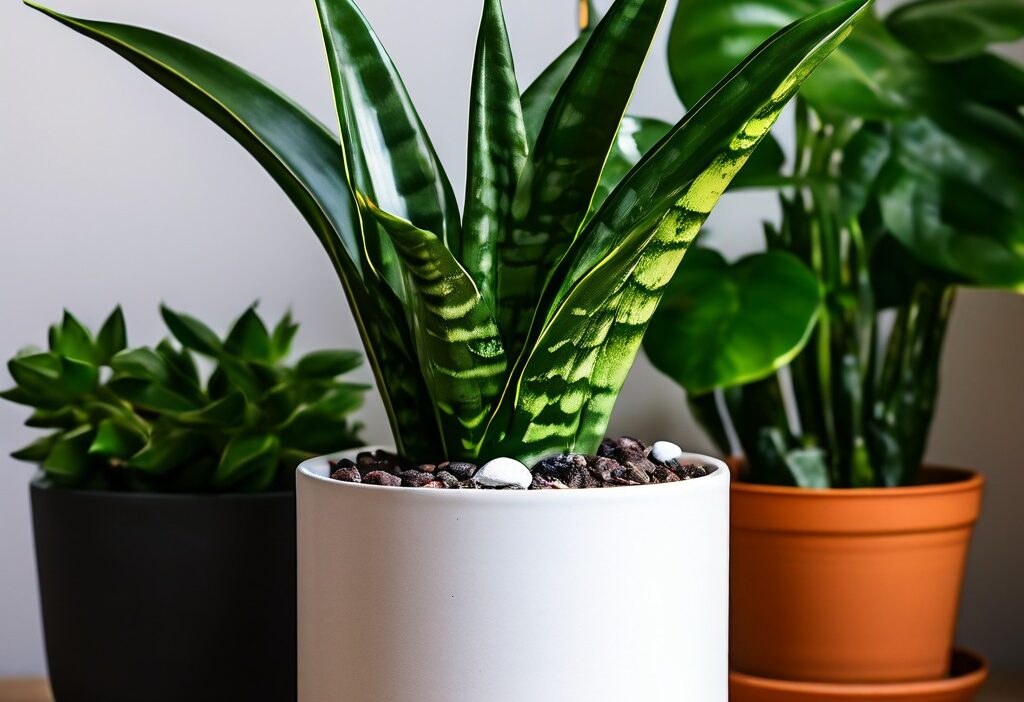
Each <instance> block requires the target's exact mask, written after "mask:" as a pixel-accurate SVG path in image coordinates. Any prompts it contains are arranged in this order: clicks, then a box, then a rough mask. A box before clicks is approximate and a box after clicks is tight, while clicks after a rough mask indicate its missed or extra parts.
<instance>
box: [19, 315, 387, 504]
mask: <svg viewBox="0 0 1024 702" xmlns="http://www.w3.org/2000/svg"><path fill="white" fill-rule="evenodd" d="M161 314H162V315H163V318H164V321H165V323H166V324H167V327H168V328H169V329H170V331H171V334H172V335H173V337H174V339H176V340H177V342H178V343H177V344H175V343H173V342H172V341H171V340H169V339H165V340H163V341H161V342H160V343H159V344H157V345H156V346H155V347H148V346H142V347H138V348H128V339H127V334H126V332H125V322H124V316H123V314H122V313H121V308H120V307H118V308H117V309H115V310H114V312H113V313H112V314H111V315H110V316H109V317H108V318H107V320H106V322H104V323H103V326H102V327H101V328H100V331H99V333H97V334H96V335H95V336H93V334H92V333H91V332H90V331H89V329H87V328H86V327H85V326H84V325H83V324H82V323H81V322H79V321H78V320H77V319H76V318H75V317H74V316H73V315H72V314H71V313H69V312H65V313H64V318H63V320H62V321H61V323H60V324H56V325H54V326H52V327H51V328H50V333H49V349H48V350H46V351H42V350H39V349H36V348H28V349H25V350H23V351H21V352H20V353H19V354H18V355H17V356H15V357H14V358H13V359H11V360H10V362H9V363H8V365H7V367H8V369H9V370H10V373H11V376H12V377H13V378H14V381H15V383H16V385H15V387H14V388H12V389H10V390H7V391H5V392H3V393H0V397H3V398H4V399H7V400H10V401H12V402H17V403H20V404H24V405H28V406H30V407H33V408H34V411H33V413H32V415H31V416H30V417H29V419H28V420H27V421H26V424H27V425H28V426H30V427H37V428H42V429H51V430H52V431H51V432H50V433H49V434H47V435H46V436H44V437H42V438H41V439H38V440H37V441H35V442H33V443H32V444H30V445H28V446H26V447H25V448H23V449H21V450H20V451H16V452H14V454H13V456H14V458H17V459H20V460H24V461H30V462H32V463H37V464H39V465H40V466H41V467H42V470H43V472H44V473H45V475H46V476H47V477H48V478H49V479H51V480H52V481H53V482H55V483H57V484H59V485H63V486H71V487H84V488H96V489H121V490H143V491H146V490H155V491H162V492H174V491H206V492H222V491H240V492H250V491H263V490H275V489H277V490H281V489H291V487H292V485H293V476H292V473H293V471H294V470H295V467H296V465H298V463H299V462H300V461H302V460H305V459H306V458H311V457H313V456H317V455H320V454H324V453H328V452H331V451H339V450H342V449H347V448H353V447H355V446H359V445H361V443H362V442H361V441H360V440H359V437H358V430H359V426H358V425H356V424H352V423H351V422H350V421H349V417H348V416H349V414H351V413H352V412H353V411H354V410H355V409H357V408H358V407H359V406H360V405H361V404H362V400H363V394H364V393H365V391H366V390H367V389H368V387H367V386H365V385H358V384H353V383H349V382H344V381H342V380H339V376H342V375H344V374H345V373H348V372H349V371H351V370H353V369H354V368H356V367H357V366H359V365H360V363H361V362H362V355H361V354H360V353H359V352H358V351H344V350H329V351H314V352H312V353H309V354H306V355H305V356H303V357H301V358H300V359H299V360H298V362H297V363H295V364H294V366H290V365H287V364H286V363H285V358H286V357H287V356H288V355H289V352H290V350H291V346H292V339H293V338H294V336H295V333H296V331H297V329H298V325H297V324H295V323H294V322H293V321H292V318H291V315H290V314H286V315H285V316H284V317H283V318H282V319H281V321H280V322H279V323H278V324H277V325H276V326H275V327H274V328H273V329H272V330H268V328H267V327H266V326H265V325H264V323H263V321H262V320H261V319H260V316H259V315H258V314H257V312H256V308H255V305H254V306H252V307H250V308H249V309H247V310H246V311H245V312H244V313H243V314H242V315H241V317H239V318H238V320H237V321H236V322H235V323H234V324H233V325H232V327H231V329H230V331H229V332H228V334H227V336H226V337H225V338H224V339H221V338H219V337H218V336H217V335H216V334H215V333H214V332H213V331H212V330H210V328H209V327H207V326H206V325H205V324H203V323H202V322H200V321H199V320H197V319H195V318H194V317H190V316H188V315H185V314H181V313H178V312H175V311H173V310H171V309H169V308H167V307H162V308H161ZM196 356H199V357H201V358H203V359H205V361H207V362H209V363H210V364H212V371H211V372H210V373H209V375H208V378H207V380H206V382H205V383H204V382H203V380H202V377H201V374H200V370H199V364H198V363H197V358H196Z"/></svg>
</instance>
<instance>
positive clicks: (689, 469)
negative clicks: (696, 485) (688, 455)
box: [675, 463, 708, 480]
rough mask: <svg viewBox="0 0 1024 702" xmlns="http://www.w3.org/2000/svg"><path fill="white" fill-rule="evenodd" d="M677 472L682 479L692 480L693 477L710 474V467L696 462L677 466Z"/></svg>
mask: <svg viewBox="0 0 1024 702" xmlns="http://www.w3.org/2000/svg"><path fill="white" fill-rule="evenodd" d="M675 473H676V475H678V476H679V477H680V478H681V479H682V480H690V479H691V478H703V477H704V476H705V475H707V474H708V469H707V468H705V467H704V466H699V465H697V464H696V463H688V464H686V465H685V466H680V467H679V468H676V470H675Z"/></svg>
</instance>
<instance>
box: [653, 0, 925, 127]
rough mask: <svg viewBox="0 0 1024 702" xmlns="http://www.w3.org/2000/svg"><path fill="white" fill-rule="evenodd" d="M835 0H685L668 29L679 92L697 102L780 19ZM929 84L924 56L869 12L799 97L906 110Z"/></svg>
mask: <svg viewBox="0 0 1024 702" xmlns="http://www.w3.org/2000/svg"><path fill="white" fill-rule="evenodd" d="M830 4H831V0H768V2H765V1H764V0H680V2H679V6H678V9H677V11H676V15H675V19H674V21H673V23H672V30H671V33H670V35H669V49H668V56H669V70H670V72H671V75H672V80H673V82H674V83H675V86H676V91H677V92H678V93H679V97H680V98H682V100H683V102H684V103H685V104H686V105H693V104H695V103H696V101H697V100H698V99H699V98H700V97H701V96H702V95H704V93H705V92H706V91H707V90H708V89H710V88H711V86H713V85H714V84H715V83H716V82H717V81H718V80H720V79H721V78H722V77H723V76H725V75H726V73H728V72H729V70H730V69H732V67H733V66H735V65H736V64H737V63H738V62H739V61H740V60H741V59H742V58H743V57H744V56H746V55H747V54H748V53H749V52H751V51H753V50H754V49H755V48H756V47H757V46H758V45H759V44H760V43H761V42H762V41H764V40H765V39H767V38H768V37H769V36H770V35H771V34H772V33H774V32H775V31H777V30H779V29H781V28H782V27H783V26H785V25H787V24H789V23H791V22H794V21H796V20H797V19H799V18H800V17H802V16H804V15H806V14H808V13H810V12H814V11H817V10H820V9H822V8H824V7H827V6H829V5H830ZM930 86H931V83H930V81H929V79H928V73H927V71H926V68H925V66H924V65H923V62H922V61H921V60H920V58H919V57H917V55H916V54H914V53H913V52H912V51H910V50H909V49H907V48H906V47H905V46H903V45H902V44H901V43H900V42H899V41H897V40H896V39H895V38H894V37H893V36H892V35H891V34H890V33H889V31H888V30H887V29H886V27H885V26H884V25H883V24H882V22H881V21H880V20H878V19H877V18H876V17H874V16H867V17H864V18H863V19H862V20H861V21H860V23H859V25H858V26H857V29H856V30H855V31H854V32H853V34H852V35H851V36H850V37H849V39H847V40H846V42H845V43H844V44H843V46H842V47H840V48H839V49H838V50H837V51H836V52H835V54H834V55H833V56H832V57H831V58H830V59H829V60H828V61H826V62H825V63H824V64H823V65H822V66H821V67H819V68H818V69H817V71H816V72H815V75H814V76H812V77H811V78H809V79H808V80H807V82H806V84H805V85H804V87H803V88H802V90H801V93H800V94H801V96H802V97H803V98H805V99H806V100H807V101H808V102H810V103H811V104H812V105H814V107H815V108H816V109H818V110H819V111H821V112H823V113H829V114H837V113H838V114H844V115H852V116H857V117H869V118H875V117H877V118H884V117H888V116H893V115H899V114H904V113H906V112H907V111H908V110H909V109H910V108H911V107H912V106H913V105H914V104H916V103H917V102H919V101H921V100H923V99H924V96H923V95H921V94H920V93H922V92H927V90H928V89H929V88H930Z"/></svg>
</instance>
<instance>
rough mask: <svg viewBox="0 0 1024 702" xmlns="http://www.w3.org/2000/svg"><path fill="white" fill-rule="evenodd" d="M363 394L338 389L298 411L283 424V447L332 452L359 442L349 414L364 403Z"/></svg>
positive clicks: (313, 451)
mask: <svg viewBox="0 0 1024 702" xmlns="http://www.w3.org/2000/svg"><path fill="white" fill-rule="evenodd" d="M362 403H363V398H362V393H361V392H358V391H354V390H351V389H345V388H337V389H334V390H332V391H330V392H329V393H327V394H326V395H325V396H324V397H322V398H321V399H319V400H318V401H317V402H314V403H312V404H310V405H307V406H305V407H303V408H301V409H300V410H298V411H297V412H296V413H295V414H294V415H293V416H292V417H291V418H290V419H289V420H288V422H287V423H286V424H285V426H284V427H282V429H281V432H280V436H281V442H282V445H283V446H288V447H290V448H292V449H298V450H301V451H304V452H308V453H313V454H325V453H333V452H335V451H341V450H344V449H346V448H352V447H353V446H355V445H356V443H355V441H354V440H353V439H354V436H353V432H352V430H351V428H350V427H349V426H348V425H347V424H346V416H347V415H349V414H351V413H352V412H353V411H355V410H356V409H358V408H359V407H360V406H362Z"/></svg>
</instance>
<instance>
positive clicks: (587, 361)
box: [486, 0, 868, 460]
mask: <svg viewBox="0 0 1024 702" xmlns="http://www.w3.org/2000/svg"><path fill="white" fill-rule="evenodd" d="M867 4H868V3H867V2H862V1H861V0H853V1H851V2H845V3H842V4H840V5H837V6H835V7H834V8H830V9H828V10H825V11H822V12H820V13H817V14H814V15H811V16H810V17H807V18H804V19H802V20H800V21H798V22H795V23H794V24H792V25H790V26H788V27H786V28H785V29H783V30H781V31H780V32H778V33H777V34H775V35H774V36H773V37H771V38H770V39H769V40H768V41H766V42H765V43H764V44H763V45H762V46H761V47H759V48H758V49H757V50H756V51H755V52H754V53H753V54H751V55H750V56H749V57H747V59H745V60H744V61H743V63H742V64H741V65H739V66H738V67H737V68H736V69H734V70H733V72H732V73H730V74H729V75H728V76H727V77H726V78H725V79H724V80H723V81H722V82H721V83H720V84H719V85H718V86H716V87H715V88H714V89H713V90H712V91H711V92H710V93H709V94H708V95H707V96H705V97H704V98H703V99H701V100H700V101H699V102H698V103H697V104H696V105H695V106H694V107H693V109H691V110H690V111H689V112H688V113H687V115H686V116H685V117H684V118H683V119H682V120H681V121H680V122H679V124H677V125H676V126H675V127H674V128H673V129H672V131H671V132H670V133H669V134H668V135H667V136H666V137H665V138H664V139H663V140H662V141H661V142H660V143H659V144H658V145H657V146H656V147H655V148H654V149H652V150H651V151H650V152H649V153H648V154H647V156H645V157H644V158H643V159H642V160H641V162H640V163H639V164H638V165H637V166H636V167H635V168H634V169H633V170H632V171H631V172H630V173H629V174H628V175H627V176H626V178H625V179H624V180H623V181H622V183H621V184H620V185H619V187H618V188H617V189H616V190H615V192H614V193H612V195H611V196H610V197H609V198H608V200H607V201H606V202H605V204H604V206H603V207H602V208H601V210H600V212H598V213H597V215H596V216H595V217H594V218H593V220H592V221H591V222H590V224H588V225H587V227H586V229H585V231H583V232H582V233H581V235H580V236H579V237H578V238H577V239H576V240H575V242H574V243H573V246H572V248H571V249H570V251H569V252H568V253H567V255H566V256H565V258H564V259H563V261H562V262H561V263H560V264H559V266H558V268H557V269H556V270H555V271H554V272H553V273H552V275H551V277H550V279H549V280H548V283H547V286H546V289H545V291H544V294H543V297H542V301H541V309H550V310H551V312H550V313H548V314H547V315H546V317H544V318H538V320H537V321H536V322H535V324H534V325H533V326H532V328H531V329H530V333H529V336H528V338H527V341H526V346H525V349H526V351H525V352H524V353H523V354H522V355H521V357H520V358H519V361H518V362H517V364H516V367H515V368H514V369H513V371H512V374H511V380H510V382H509V384H508V385H507V386H506V390H505V392H504V394H503V396H502V399H501V402H500V404H499V408H498V411H497V412H496V413H495V417H494V419H493V420H492V421H491V423H490V424H489V426H488V436H487V441H486V445H487V446H489V447H490V446H494V447H496V453H499V454H501V455H517V456H520V457H521V460H523V458H522V457H525V458H527V459H528V458H534V457H538V456H543V455H546V454H549V453H554V452H557V451H561V450H565V449H573V450H577V451H580V452H583V453H587V452H592V451H593V450H595V449H596V448H597V444H598V443H599V442H600V440H601V438H602V437H603V435H604V431H605V429H606V427H607V422H608V418H609V416H610V413H611V408H612V405H613V404H614V401H615V397H616V396H617V394H618V391H619V389H620V388H621V386H622V383H623V382H624V381H625V378H626V374H627V373H628V371H629V367H630V366H631V365H632V361H633V358H634V354H635V353H636V351H637V349H638V348H639V345H640V342H641V339H642V337H643V333H644V331H645V329H646V327H647V323H648V321H649V320H650V317H651V315H652V314H653V313H654V309H655V308H656V307H657V304H658V302H659V300H660V298H661V295H662V293H663V291H664V288H665V286H666V285H667V283H668V282H669V280H670V279H671V278H672V275H673V273H674V272H675V270H676V267H677V266H678V264H679V262H680V261H681V260H682V257H683V255H684V254H685V252H686V249H687V248H688V247H689V245H690V243H691V242H692V241H693V239H694V237H695V236H696V235H697V232H698V231H699V229H700V227H701V225H702V224H703V222H704V220H705V219H706V218H707V216H708V214H709V213H710V212H711V209H712V208H713V207H714V205H715V204H716V202H717V200H718V198H719V197H720V196H721V194H722V193H723V192H724V190H725V188H726V187H727V186H728V184H729V182H730V181H731V180H732V178H733V176H735V175H736V173H737V172H738V171H739V169H740V168H741V167H742V166H743V164H744V163H745V161H746V160H747V158H748V157H749V155H750V153H751V151H752V150H753V149H754V148H755V147H756V146H757V144H758V143H759V141H760V140H761V138H762V137H764V135H765V134H767V133H768V130H769V129H770V128H771V126H772V124H773V123H774V121H775V119H776V118H777V117H778V115H779V112H780V111H781V110H782V108H783V106H784V105H785V104H786V102H787V101H788V100H789V99H790V98H791V97H792V96H793V95H794V94H795V92H796V90H797V89H798V88H799V86H800V85H801V83H803V81H804V80H806V79H807V77H808V76H809V75H810V74H811V72H812V71H813V70H814V68H815V67H816V66H817V65H819V64H820V63H821V62H822V61H823V60H824V59H825V58H826V57H827V56H828V55H829V54H830V53H831V52H832V51H833V50H834V49H835V48H836V47H837V46H838V45H839V44H840V43H841V42H842V41H843V39H845V38H846V36H847V35H848V34H849V32H850V30H851V29H852V27H853V25H854V23H855V22H856V20H857V19H859V18H860V17H861V16H862V15H863V13H864V11H865V9H866V7H867ZM548 303H550V305H549V304H548Z"/></svg>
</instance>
